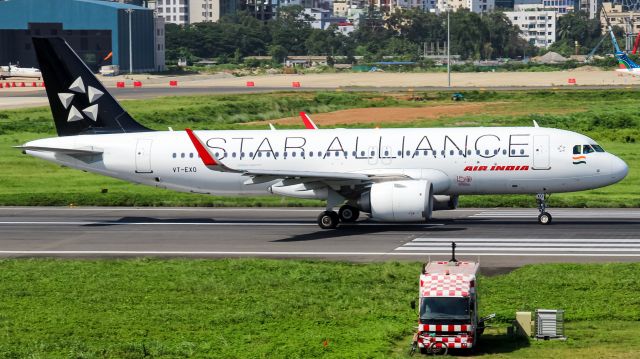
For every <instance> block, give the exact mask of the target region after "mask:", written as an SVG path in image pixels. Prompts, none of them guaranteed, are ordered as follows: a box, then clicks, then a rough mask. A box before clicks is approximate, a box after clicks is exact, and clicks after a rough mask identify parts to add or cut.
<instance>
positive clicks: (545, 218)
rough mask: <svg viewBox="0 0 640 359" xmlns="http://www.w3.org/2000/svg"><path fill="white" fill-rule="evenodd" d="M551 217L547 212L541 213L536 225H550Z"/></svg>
mask: <svg viewBox="0 0 640 359" xmlns="http://www.w3.org/2000/svg"><path fill="white" fill-rule="evenodd" d="M551 219H552V217H551V215H550V214H549V213H548V212H542V213H540V215H539V216H538V223H540V224H551Z"/></svg>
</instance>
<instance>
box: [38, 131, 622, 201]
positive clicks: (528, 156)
mask: <svg viewBox="0 0 640 359" xmlns="http://www.w3.org/2000/svg"><path fill="white" fill-rule="evenodd" d="M197 134H198V137H199V138H200V139H201V140H202V142H203V143H205V145H206V146H207V147H209V149H210V152H211V153H212V154H214V155H215V156H216V158H217V159H218V160H219V161H220V162H222V163H224V164H225V165H227V166H229V167H231V168H234V169H239V170H258V169H260V170H278V171H315V172H324V173H330V172H340V173H345V172H346V173H363V174H367V175H380V176H384V175H403V176H406V177H408V178H411V179H430V180H431V179H433V178H434V177H437V178H438V186H437V187H434V194H449V195H455V194H508V193H557V192H571V191H580V190H585V189H591V188H598V187H603V186H606V185H610V184H613V183H616V182H618V181H620V180H621V179H623V178H624V177H625V176H626V174H627V171H628V168H627V166H626V164H625V163H624V162H623V161H622V160H620V159H619V158H618V157H616V156H614V155H612V154H610V153H606V152H593V153H588V154H586V155H584V158H582V159H581V160H580V161H575V160H574V159H573V156H575V155H574V154H573V152H572V148H573V147H574V146H576V145H586V144H595V142H594V141H593V140H591V139H590V138H588V137H586V136H583V135H580V134H578V133H574V132H570V131H565V130H557V129H550V128H538V127H510V128H507V127H477V128H409V129H331V130H329V129H327V130H313V131H309V130H278V131H266V130H265V131H197ZM27 145H29V146H40V147H56V148H88V147H91V148H94V149H98V150H101V151H103V153H102V154H101V155H95V156H93V157H92V158H86V157H84V158H83V157H77V158H76V157H73V156H69V155H66V154H62V153H53V152H47V151H32V150H29V151H27V153H28V154H30V155H32V156H35V157H39V158H42V159H45V160H48V161H51V162H55V163H58V164H61V165H65V166H69V167H73V168H77V169H81V170H86V171H89V172H95V173H99V174H103V175H107V176H111V177H115V178H120V179H123V180H126V181H131V182H136V183H142V184H147V185H151V186H156V187H160V188H168V189H172V190H177V191H185V192H195V193H207V194H216V195H245V194H267V193H269V188H270V187H271V186H272V185H274V181H271V182H266V183H259V184H245V183H246V182H247V180H248V179H249V178H248V177H247V176H246V175H242V174H241V173H230V172H219V171H215V170H210V169H208V168H207V167H206V166H204V165H203V163H202V161H201V160H200V159H199V158H198V155H197V152H196V149H195V148H194V146H193V143H192V142H191V141H190V140H189V138H188V136H187V134H186V133H185V132H181V131H175V132H173V131H164V132H142V133H127V134H103V135H80V136H69V137H56V138H47V139H41V140H36V141H32V142H30V143H28V144H27ZM574 162H579V163H576V164H574Z"/></svg>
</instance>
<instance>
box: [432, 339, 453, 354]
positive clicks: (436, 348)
mask: <svg viewBox="0 0 640 359" xmlns="http://www.w3.org/2000/svg"><path fill="white" fill-rule="evenodd" d="M429 351H430V352H431V354H433V355H447V352H449V347H448V346H447V344H442V343H438V342H434V343H432V344H431V346H430V347H429Z"/></svg>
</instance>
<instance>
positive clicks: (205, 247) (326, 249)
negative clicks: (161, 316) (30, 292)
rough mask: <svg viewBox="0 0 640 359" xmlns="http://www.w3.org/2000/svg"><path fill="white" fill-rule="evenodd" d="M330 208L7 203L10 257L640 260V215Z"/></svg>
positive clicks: (2, 215)
mask: <svg viewBox="0 0 640 359" xmlns="http://www.w3.org/2000/svg"><path fill="white" fill-rule="evenodd" d="M320 210H321V209H306V208H305V209H296V208H262V209H256V208H110V207H109V208H95V207H90V208H66V207H64V208H55V207H54V208H51V207H0V256H2V257H25V256H26V257H33V256H50V257H80V258H91V257H140V256H157V257H195V258H200V257H216V258H219V257H264V258H319V259H332V260H349V261H383V260H426V259H427V258H428V257H431V258H432V259H448V257H449V256H450V252H451V249H450V245H451V242H452V241H455V242H456V243H457V250H456V253H457V254H458V257H459V259H473V260H475V259H476V258H479V259H480V261H481V262H482V263H483V267H517V266H521V265H523V264H526V263H540V262H602V261H636V260H640V210H638V209H555V210H554V209H552V210H551V213H552V215H553V216H554V223H553V224H552V225H550V226H542V225H539V224H537V221H536V216H537V211H536V210H535V209H459V210H455V211H441V212H435V218H434V220H433V221H432V222H430V223H426V224H382V223H376V222H372V221H360V222H358V223H356V224H351V225H343V226H341V227H340V228H338V229H336V230H321V229H320V228H318V227H317V225H316V223H315V217H316V216H317V214H318V213H319V211H320Z"/></svg>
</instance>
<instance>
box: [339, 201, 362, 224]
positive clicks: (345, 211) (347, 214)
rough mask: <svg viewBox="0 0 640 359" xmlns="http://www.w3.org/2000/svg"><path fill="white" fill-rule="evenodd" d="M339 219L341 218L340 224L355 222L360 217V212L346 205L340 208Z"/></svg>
mask: <svg viewBox="0 0 640 359" xmlns="http://www.w3.org/2000/svg"><path fill="white" fill-rule="evenodd" d="M338 217H340V222H347V223H350V222H355V221H356V220H358V217H360V210H359V209H357V208H356V207H353V206H349V205H344V206H342V207H340V210H339V211H338Z"/></svg>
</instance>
